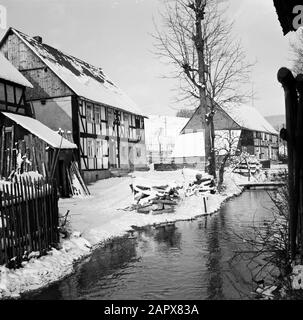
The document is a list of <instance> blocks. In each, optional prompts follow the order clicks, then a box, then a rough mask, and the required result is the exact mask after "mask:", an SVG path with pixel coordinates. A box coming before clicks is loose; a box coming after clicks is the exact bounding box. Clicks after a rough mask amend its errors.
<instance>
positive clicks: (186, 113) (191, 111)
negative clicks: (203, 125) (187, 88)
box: [176, 109, 195, 118]
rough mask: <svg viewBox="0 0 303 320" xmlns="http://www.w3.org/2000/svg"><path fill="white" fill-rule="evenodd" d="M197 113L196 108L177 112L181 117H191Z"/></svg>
mask: <svg viewBox="0 0 303 320" xmlns="http://www.w3.org/2000/svg"><path fill="white" fill-rule="evenodd" d="M194 113H195V109H180V110H178V112H177V113H176V116H177V117H179V118H190V117H191V116H192V115H193V114H194Z"/></svg>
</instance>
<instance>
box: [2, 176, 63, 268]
mask: <svg viewBox="0 0 303 320" xmlns="http://www.w3.org/2000/svg"><path fill="white" fill-rule="evenodd" d="M58 227H59V216H58V196H57V186H56V181H55V180H52V181H47V180H45V179H41V178H40V179H37V180H34V179H31V178H28V177H26V178H22V179H20V178H19V179H18V180H17V179H16V180H15V181H14V182H4V183H3V184H1V185H0V265H1V264H7V263H9V262H10V261H12V260H13V261H17V263H18V262H19V263H20V262H21V261H22V258H23V256H24V255H25V254H26V253H27V254H28V253H30V252H32V251H39V252H40V253H43V252H44V251H46V250H48V249H49V248H50V247H51V246H55V245H56V244H57V243H58V241H59V230H58Z"/></svg>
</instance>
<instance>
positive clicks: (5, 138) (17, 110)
mask: <svg viewBox="0 0 303 320" xmlns="http://www.w3.org/2000/svg"><path fill="white" fill-rule="evenodd" d="M30 88H33V86H32V84H31V83H30V82H29V81H28V80H27V79H26V78H25V77H24V76H23V75H22V74H21V73H20V72H19V71H18V70H17V69H16V68H15V67H14V66H13V65H12V64H11V63H10V62H9V61H8V60H7V59H6V58H5V57H4V56H3V55H2V54H0V179H8V178H10V177H12V176H13V175H14V174H15V173H23V172H26V171H35V172H38V173H39V174H41V175H42V176H44V177H47V176H48V177H49V176H51V175H52V177H56V178H57V181H58V186H59V191H60V192H61V195H64V196H65V195H67V196H68V195H69V190H68V187H67V181H66V180H65V179H64V177H65V168H64V171H63V172H62V167H63V166H62V164H64V163H65V164H66V163H70V162H71V161H72V154H73V153H72V151H71V150H73V149H75V148H77V146H76V145H75V144H73V143H71V142H70V141H68V140H66V139H65V138H63V137H62V136H60V135H59V134H58V133H57V132H55V131H53V130H51V129H50V128H48V127H47V126H45V125H44V124H43V123H41V122H40V121H38V120H36V119H34V118H33V117H32V116H33V110H32V108H31V106H30V104H28V103H26V101H25V92H26V90H27V89H30Z"/></svg>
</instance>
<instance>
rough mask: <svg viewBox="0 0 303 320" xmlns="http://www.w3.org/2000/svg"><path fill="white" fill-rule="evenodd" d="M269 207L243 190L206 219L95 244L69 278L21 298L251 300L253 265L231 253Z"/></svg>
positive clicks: (261, 195)
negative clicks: (95, 246)
mask: <svg viewBox="0 0 303 320" xmlns="http://www.w3.org/2000/svg"><path fill="white" fill-rule="evenodd" d="M272 207H273V204H272V202H271V200H270V197H269V196H268V193H267V192H266V191H264V190H255V191H245V192H244V193H242V194H241V195H240V196H239V197H236V198H233V199H230V200H229V201H227V202H226V203H225V204H224V205H223V206H222V207H221V209H220V211H218V212H217V213H216V214H214V215H212V216H209V217H207V218H205V217H201V218H199V219H197V220H192V221H182V222H176V223H175V224H174V225H167V226H160V227H148V228H145V229H144V230H136V231H134V232H133V234H130V236H129V237H124V238H117V239H115V240H114V241H111V242H108V243H107V244H106V245H104V246H103V247H100V248H98V249H96V250H95V251H94V252H93V253H92V255H91V256H90V257H88V258H86V259H85V260H84V261H82V262H81V263H78V264H77V265H76V266H75V272H74V273H73V274H72V275H70V276H68V277H66V278H65V279H63V280H62V281H60V282H57V283H55V284H52V285H50V286H49V287H47V288H44V289H41V290H39V291H37V292H35V293H32V294H29V295H27V296H25V297H23V298H24V299H52V300H54V299H113V300H115V299H122V300H124V299H144V300H147V299H157V300H167V299H183V300H192V299H202V300H203V299H211V300H215V299H252V298H253V290H254V289H255V283H254V282H253V281H252V275H251V269H253V267H254V266H255V262H253V263H250V264H248V261H246V260H245V259H244V258H242V257H241V256H238V257H237V256H235V253H236V252H238V251H245V250H248V249H251V248H249V247H248V244H247V243H246V242H245V241H244V240H243V239H242V237H244V238H246V237H249V236H253V229H252V226H256V225H258V224H259V223H261V224H263V222H264V221H267V220H270V219H272V217H273V213H272V209H271V208H272ZM232 258H234V259H232ZM260 259H261V258H260ZM260 259H259V260H260ZM259 262H261V264H262V263H263V261H262V260H260V261H259ZM264 272H265V271H264Z"/></svg>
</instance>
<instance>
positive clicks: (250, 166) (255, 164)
mask: <svg viewBox="0 0 303 320" xmlns="http://www.w3.org/2000/svg"><path fill="white" fill-rule="evenodd" d="M261 168H262V164H261V163H260V161H259V160H258V159H257V158H256V157H255V156H253V155H244V156H243V157H241V158H240V161H239V162H238V163H237V164H236V166H235V168H234V170H233V171H234V172H235V173H239V174H242V175H251V174H255V173H256V172H259V171H260V169H261Z"/></svg>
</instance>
